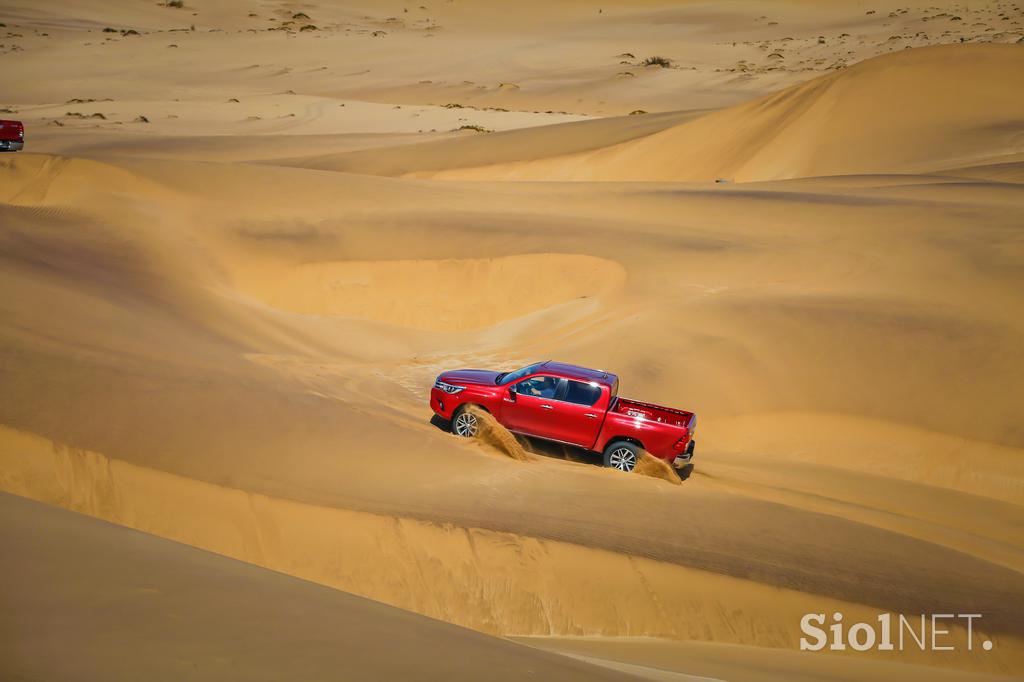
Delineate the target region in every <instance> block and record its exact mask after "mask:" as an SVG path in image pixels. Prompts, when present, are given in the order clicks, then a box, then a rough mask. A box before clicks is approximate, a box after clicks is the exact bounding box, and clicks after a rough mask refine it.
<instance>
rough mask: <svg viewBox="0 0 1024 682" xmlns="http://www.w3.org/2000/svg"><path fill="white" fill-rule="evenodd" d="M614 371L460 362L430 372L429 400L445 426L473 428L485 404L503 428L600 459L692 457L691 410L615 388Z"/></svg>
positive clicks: (679, 464) (615, 462)
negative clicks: (497, 368) (503, 368)
mask: <svg viewBox="0 0 1024 682" xmlns="http://www.w3.org/2000/svg"><path fill="white" fill-rule="evenodd" d="M618 391H619V379H618V377H617V376H615V375H614V374H611V373H609V372H605V371H603V370H598V369H587V368H585V367H577V366H575V365H567V364H565V363H561V362H551V361H548V362H538V363H535V364H532V365H528V366H526V367H523V368H522V369H518V370H516V371H514V372H492V371H488V370H481V369H460V370H455V371H451V372H444V373H443V374H441V375H440V376H438V377H437V381H435V383H434V387H433V389H431V391H430V407H431V408H432V409H433V410H434V412H435V413H436V414H437V415H438V416H440V417H442V418H444V419H446V420H448V421H449V422H450V423H451V428H452V432H453V433H455V434H456V435H459V436H465V437H469V436H473V435H475V434H476V432H477V429H478V428H479V424H478V420H477V417H476V416H475V415H474V414H473V413H472V411H470V410H467V409H466V408H467V407H468V406H469V405H476V406H478V407H480V408H481V409H483V410H486V411H487V412H489V413H490V414H491V415H493V416H494V418H495V419H496V420H497V421H498V422H499V423H500V424H502V425H503V426H504V427H505V428H507V429H508V430H509V431H512V432H514V433H519V434H523V435H526V436H533V437H536V438H543V439H545V440H550V441H555V442H558V443H566V444H568V445H573V446H576V447H580V448H584V449H587V450H593V451H596V452H599V453H602V454H603V456H604V464H605V466H607V467H612V468H615V469H619V470H621V471H632V470H633V469H634V468H635V467H636V465H637V462H638V461H639V458H640V452H641V450H646V451H647V452H649V453H650V454H652V455H654V456H655V457H657V458H659V459H661V460H664V461H666V462H668V463H670V464H673V465H674V466H675V467H676V468H677V469H681V468H684V467H686V466H688V465H689V464H690V462H691V459H692V458H693V450H694V431H695V429H696V428H697V416H696V415H695V414H694V413H692V412H686V411H684V410H676V409H673V408H671V407H662V406H660V405H652V404H650V403H642V402H639V401H636V400H629V399H628V398H621V397H619V395H618Z"/></svg>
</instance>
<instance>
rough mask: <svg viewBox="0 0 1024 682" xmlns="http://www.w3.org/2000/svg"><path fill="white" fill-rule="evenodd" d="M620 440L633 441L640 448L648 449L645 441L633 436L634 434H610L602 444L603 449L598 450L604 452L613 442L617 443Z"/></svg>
mask: <svg viewBox="0 0 1024 682" xmlns="http://www.w3.org/2000/svg"><path fill="white" fill-rule="evenodd" d="M619 441H625V442H627V443H632V444H633V445H635V446H637V447H638V448H640V449H646V448H644V444H643V443H641V442H640V441H639V440H638V439H636V438H633V437H632V436H610V437H609V438H607V439H605V441H604V443H602V444H601V449H600V450H598V452H601V453H604V451H605V450H607V449H608V446H609V445H611V444H612V443H617V442H619Z"/></svg>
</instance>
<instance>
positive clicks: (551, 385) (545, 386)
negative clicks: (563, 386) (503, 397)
mask: <svg viewBox="0 0 1024 682" xmlns="http://www.w3.org/2000/svg"><path fill="white" fill-rule="evenodd" d="M557 390H558V379H556V378H554V377H530V378H529V379H524V380H523V381H520V382H519V383H518V384H516V393H517V394H519V395H529V396H533V397H535V398H547V399H554V397H555V392H556V391H557Z"/></svg>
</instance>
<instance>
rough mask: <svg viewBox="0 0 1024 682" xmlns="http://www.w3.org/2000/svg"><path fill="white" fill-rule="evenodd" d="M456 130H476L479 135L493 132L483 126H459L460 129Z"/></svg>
mask: <svg viewBox="0 0 1024 682" xmlns="http://www.w3.org/2000/svg"><path fill="white" fill-rule="evenodd" d="M455 130H456V131H459V130H475V131H476V132H478V133H489V132H491V131H490V130H488V129H487V128H484V127H483V126H478V125H464V126H459V127H458V128H456V129H455Z"/></svg>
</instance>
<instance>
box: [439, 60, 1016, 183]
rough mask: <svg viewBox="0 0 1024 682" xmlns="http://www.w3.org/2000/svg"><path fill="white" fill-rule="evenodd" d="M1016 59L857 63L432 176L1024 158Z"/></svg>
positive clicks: (887, 165) (775, 169)
mask: <svg viewBox="0 0 1024 682" xmlns="http://www.w3.org/2000/svg"><path fill="white" fill-rule="evenodd" d="M1022 71H1024V52H1022V51H1021V49H1020V48H1019V47H1017V46H1009V45H985V46H981V45H971V46H955V47H954V46H941V47H929V48H921V49H916V50H903V51H900V52H897V53H894V54H890V55H885V56H882V57H876V58H874V59H871V60H868V61H865V62H861V63H859V64H856V65H854V66H852V67H850V68H848V69H844V70H842V71H839V72H837V73H834V74H830V75H827V76H822V77H819V78H817V79H815V80H812V81H810V82H808V83H805V84H801V85H797V86H794V87H792V88H790V89H787V90H783V91H782V92H779V93H777V94H773V95H770V96H768V97H765V98H762V99H758V100H755V101H753V102H750V103H746V104H741V105H738V106H735V107H732V108H729V109H727V110H724V111H720V112H715V113H711V114H707V115H705V116H702V117H700V118H698V119H697V120H694V121H690V122H686V123H682V124H679V125H676V126H673V127H671V128H668V129H667V130H664V131H661V132H657V133H654V134H651V135H648V136H645V137H644V138H642V139H639V140H635V141H628V142H622V143H619V144H617V145H614V146H611V147H609V148H606V149H602V150H597V151H590V152H584V153H578V154H574V155H570V156H568V157H564V158H554V159H550V160H544V161H531V162H530V163H526V164H517V163H512V164H507V165H505V166H497V167H494V168H488V169H481V170H477V171H473V170H467V171H451V172H448V173H440V174H434V175H433V177H440V178H470V179H519V180H531V179H532V180H539V179H545V180H600V181H608V180H620V181H621V180H629V181H637V180H645V181H670V180H671V181H678V180H705V181H706V180H715V179H719V178H724V179H726V180H730V181H734V182H749V181H757V180H776V179H781V178H794V177H808V176H823V175H855V174H866V173H877V172H904V173H917V172H927V171H933V170H938V169H942V168H953V167H958V166H968V165H987V164H993V163H999V162H1001V161H1003V160H1004V159H1014V158H1015V156H1019V155H1020V154H1021V153H1024V141H1022V140H1024V138H1022V137H1021V135H1022V130H1021V127H1020V120H1021V118H1022V117H1024V94H1022V92H1024V89H1022V87H1021V85H1022V81H1021V76H1020V74H1021V72H1022Z"/></svg>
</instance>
